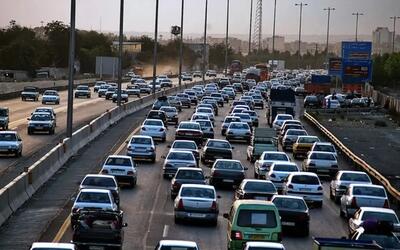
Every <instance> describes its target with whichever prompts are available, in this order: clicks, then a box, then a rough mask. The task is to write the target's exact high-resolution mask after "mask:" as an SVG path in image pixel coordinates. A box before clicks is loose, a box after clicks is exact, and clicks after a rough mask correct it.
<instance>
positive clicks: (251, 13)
mask: <svg viewBox="0 0 400 250" xmlns="http://www.w3.org/2000/svg"><path fill="white" fill-rule="evenodd" d="M252 23H253V0H251V1H250V24H249V26H250V27H249V51H248V54H249V55H250V53H251V25H252Z"/></svg>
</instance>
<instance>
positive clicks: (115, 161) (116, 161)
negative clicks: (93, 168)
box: [106, 157, 132, 167]
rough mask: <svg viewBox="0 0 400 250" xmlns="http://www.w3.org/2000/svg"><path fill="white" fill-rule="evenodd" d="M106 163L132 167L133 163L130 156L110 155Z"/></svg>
mask: <svg viewBox="0 0 400 250" xmlns="http://www.w3.org/2000/svg"><path fill="white" fill-rule="evenodd" d="M106 165H111V166H126V167H128V166H129V167H130V166H132V163H131V161H130V160H129V159H128V158H117V157H110V158H108V159H107V161H106Z"/></svg>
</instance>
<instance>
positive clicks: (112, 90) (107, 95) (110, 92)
mask: <svg viewBox="0 0 400 250" xmlns="http://www.w3.org/2000/svg"><path fill="white" fill-rule="evenodd" d="M116 91H117V87H114V86H111V87H108V89H107V91H106V93H105V94H104V96H105V98H106V100H110V99H112V96H113V95H114V94H115V92H116Z"/></svg>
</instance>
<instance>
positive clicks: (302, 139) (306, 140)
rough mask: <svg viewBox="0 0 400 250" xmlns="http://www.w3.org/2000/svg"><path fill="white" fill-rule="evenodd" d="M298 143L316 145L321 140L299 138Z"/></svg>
mask: <svg viewBox="0 0 400 250" xmlns="http://www.w3.org/2000/svg"><path fill="white" fill-rule="evenodd" d="M298 142H299V143H314V142H319V139H318V138H316V137H299V138H298Z"/></svg>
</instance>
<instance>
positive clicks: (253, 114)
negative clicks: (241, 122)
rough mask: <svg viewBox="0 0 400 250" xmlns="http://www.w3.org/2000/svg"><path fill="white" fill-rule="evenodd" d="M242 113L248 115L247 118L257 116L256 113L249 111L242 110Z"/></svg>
mask: <svg viewBox="0 0 400 250" xmlns="http://www.w3.org/2000/svg"><path fill="white" fill-rule="evenodd" d="M242 113H244V114H248V115H249V116H257V113H256V112H254V111H250V110H243V111H242Z"/></svg>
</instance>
